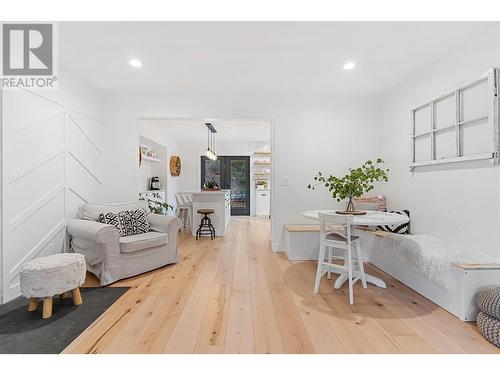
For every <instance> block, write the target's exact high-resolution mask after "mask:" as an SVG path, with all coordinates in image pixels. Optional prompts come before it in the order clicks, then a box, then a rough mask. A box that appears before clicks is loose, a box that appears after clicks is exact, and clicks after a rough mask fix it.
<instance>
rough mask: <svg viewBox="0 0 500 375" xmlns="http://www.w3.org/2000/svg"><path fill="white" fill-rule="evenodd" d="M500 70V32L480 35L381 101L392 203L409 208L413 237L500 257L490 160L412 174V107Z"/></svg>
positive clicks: (499, 192) (498, 173) (497, 189)
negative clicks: (418, 235) (419, 235)
mask: <svg viewBox="0 0 500 375" xmlns="http://www.w3.org/2000/svg"><path fill="white" fill-rule="evenodd" d="M494 66H495V67H499V66H500V31H499V32H496V33H489V34H487V35H486V34H485V35H482V36H480V37H478V38H476V39H474V40H472V41H470V43H467V44H465V45H462V46H461V47H460V49H459V50H457V51H454V52H452V53H450V54H447V55H446V57H444V58H442V59H441V60H439V61H435V62H434V63H433V64H431V65H430V66H428V67H427V68H426V69H425V70H423V71H420V72H418V73H416V74H413V75H412V76H411V77H409V78H408V79H407V80H406V81H404V82H402V83H401V84H399V85H398V86H397V87H396V88H394V89H393V90H392V91H391V92H389V93H387V94H386V95H385V97H384V98H383V105H382V118H381V119H382V121H381V132H382V134H381V135H382V138H383V142H382V148H381V155H382V157H383V158H385V160H386V161H387V162H388V163H389V168H390V170H391V171H390V183H389V184H387V187H386V191H387V197H388V205H389V207H390V208H393V209H404V208H407V209H409V210H410V212H411V225H412V230H413V232H415V233H427V234H430V235H434V236H436V237H439V238H442V239H443V240H445V241H449V242H451V243H455V244H457V245H459V246H464V247H466V248H470V249H474V250H478V251H482V252H484V253H486V254H490V255H493V256H497V257H500V230H499V228H500V169H499V167H498V166H492V165H491V164H490V163H489V162H488V161H484V162H468V163H461V164H460V165H458V164H457V165H446V166H440V167H432V168H431V167H427V168H425V169H418V170H417V171H416V172H415V173H414V174H412V173H410V172H409V169H408V166H407V165H408V163H409V155H410V149H409V147H410V143H409V132H410V108H412V107H414V106H416V105H419V104H421V103H423V102H425V101H427V100H429V99H432V98H433V97H436V96H438V95H440V94H442V93H444V92H446V91H449V90H452V89H454V88H455V87H456V86H458V85H459V84H460V83H464V82H467V81H468V80H472V79H474V78H475V77H477V76H479V75H480V74H481V73H483V72H485V71H486V70H487V69H488V68H491V67H494Z"/></svg>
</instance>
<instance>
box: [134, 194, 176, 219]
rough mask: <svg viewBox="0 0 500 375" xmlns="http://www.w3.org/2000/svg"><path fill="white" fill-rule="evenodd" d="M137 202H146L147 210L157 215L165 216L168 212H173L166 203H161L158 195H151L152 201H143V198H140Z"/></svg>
mask: <svg viewBox="0 0 500 375" xmlns="http://www.w3.org/2000/svg"><path fill="white" fill-rule="evenodd" d="M139 200H146V201H147V203H148V206H149V210H150V211H151V212H152V213H154V214H158V215H166V214H167V213H168V210H173V209H174V208H173V207H172V206H171V205H169V204H168V203H167V202H162V201H161V197H160V194H158V193H153V199H149V198H148V199H144V197H142V196H141V197H140V198H139Z"/></svg>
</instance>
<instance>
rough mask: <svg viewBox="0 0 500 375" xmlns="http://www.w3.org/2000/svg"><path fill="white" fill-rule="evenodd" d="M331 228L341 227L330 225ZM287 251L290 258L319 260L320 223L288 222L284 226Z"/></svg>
mask: <svg viewBox="0 0 500 375" xmlns="http://www.w3.org/2000/svg"><path fill="white" fill-rule="evenodd" d="M330 227H331V229H341V227H340V226H334V225H330ZM284 232H285V235H284V236H285V241H284V246H285V252H286V255H287V257H288V259H290V260H318V255H319V224H287V225H285V226H284Z"/></svg>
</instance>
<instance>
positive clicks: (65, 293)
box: [59, 292, 69, 299]
mask: <svg viewBox="0 0 500 375" xmlns="http://www.w3.org/2000/svg"><path fill="white" fill-rule="evenodd" d="M68 297H69V295H68V292H64V293H62V294H60V295H59V298H60V299H66V298H68Z"/></svg>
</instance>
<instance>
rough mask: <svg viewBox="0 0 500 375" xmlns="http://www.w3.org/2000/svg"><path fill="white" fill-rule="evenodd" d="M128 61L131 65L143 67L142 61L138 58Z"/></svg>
mask: <svg viewBox="0 0 500 375" xmlns="http://www.w3.org/2000/svg"><path fill="white" fill-rule="evenodd" d="M128 63H129V64H130V66H133V67H134V68H140V67H142V62H140V61H139V60H136V59H133V60H129V62H128Z"/></svg>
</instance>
